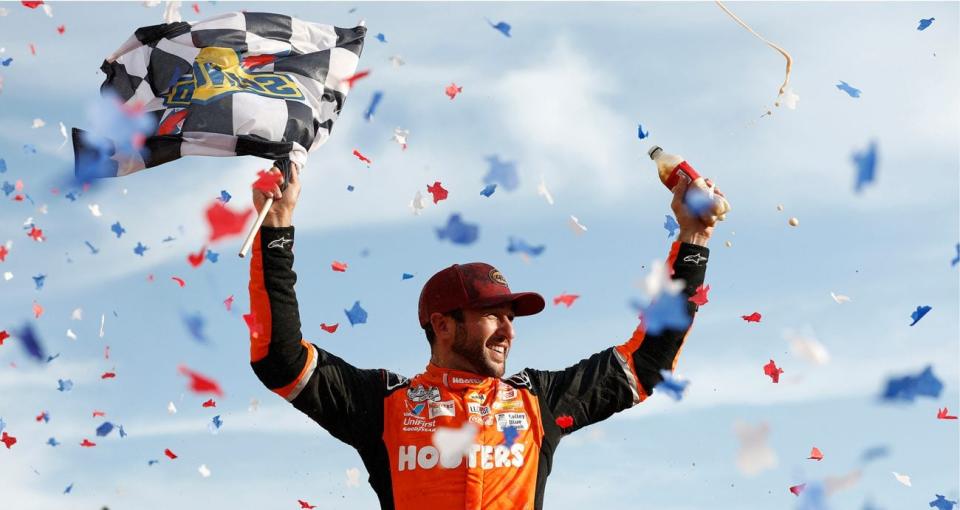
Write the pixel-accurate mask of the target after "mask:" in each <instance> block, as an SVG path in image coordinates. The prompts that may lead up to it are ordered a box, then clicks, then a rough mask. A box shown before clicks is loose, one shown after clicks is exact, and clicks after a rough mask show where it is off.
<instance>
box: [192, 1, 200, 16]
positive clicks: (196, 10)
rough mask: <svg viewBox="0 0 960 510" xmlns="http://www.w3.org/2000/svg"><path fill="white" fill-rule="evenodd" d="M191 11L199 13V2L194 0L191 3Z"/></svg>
mask: <svg viewBox="0 0 960 510" xmlns="http://www.w3.org/2000/svg"><path fill="white" fill-rule="evenodd" d="M193 12H195V13H197V14H200V4H198V3H196V2H194V3H193Z"/></svg>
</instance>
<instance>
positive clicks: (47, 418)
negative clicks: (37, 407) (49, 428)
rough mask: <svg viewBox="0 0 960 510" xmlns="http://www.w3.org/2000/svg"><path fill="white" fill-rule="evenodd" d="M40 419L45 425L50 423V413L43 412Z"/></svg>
mask: <svg viewBox="0 0 960 510" xmlns="http://www.w3.org/2000/svg"><path fill="white" fill-rule="evenodd" d="M38 418H40V419H41V420H43V423H50V413H48V412H46V411H43V412H42V413H40V416H38Z"/></svg>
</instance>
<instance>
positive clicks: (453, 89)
mask: <svg viewBox="0 0 960 510" xmlns="http://www.w3.org/2000/svg"><path fill="white" fill-rule="evenodd" d="M444 92H445V93H446V94H447V96H449V97H450V100H451V101H453V98H455V97H457V94H459V93H461V92H463V87H458V86H457V84H456V83H450V85H447V88H446V89H445V90H444Z"/></svg>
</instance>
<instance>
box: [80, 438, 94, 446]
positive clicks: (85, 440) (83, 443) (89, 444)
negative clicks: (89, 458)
mask: <svg viewBox="0 0 960 510" xmlns="http://www.w3.org/2000/svg"><path fill="white" fill-rule="evenodd" d="M80 446H82V447H84V448H93V447H94V446H97V443H94V442H93V441H90V440H89V439H86V438H85V439H84V440H83V442H82V443H80Z"/></svg>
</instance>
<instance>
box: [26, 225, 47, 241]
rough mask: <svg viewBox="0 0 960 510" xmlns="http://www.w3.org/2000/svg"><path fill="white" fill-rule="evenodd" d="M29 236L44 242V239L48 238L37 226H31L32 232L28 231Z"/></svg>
mask: <svg viewBox="0 0 960 510" xmlns="http://www.w3.org/2000/svg"><path fill="white" fill-rule="evenodd" d="M27 237H29V238H31V239H33V240H34V241H36V242H38V243H42V242H43V241H45V240H46V237H43V230H40V229H39V228H37V227H35V226H32V227H30V232H27Z"/></svg>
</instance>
